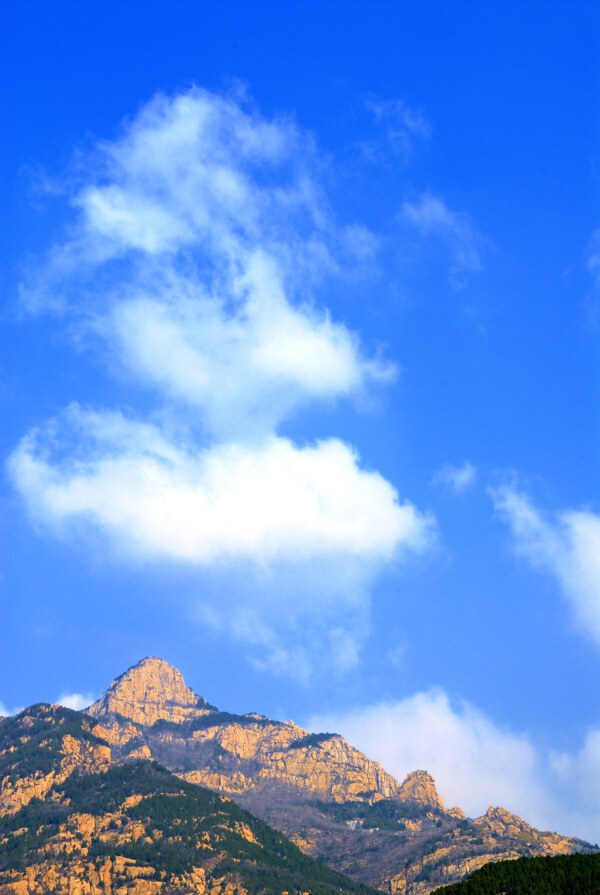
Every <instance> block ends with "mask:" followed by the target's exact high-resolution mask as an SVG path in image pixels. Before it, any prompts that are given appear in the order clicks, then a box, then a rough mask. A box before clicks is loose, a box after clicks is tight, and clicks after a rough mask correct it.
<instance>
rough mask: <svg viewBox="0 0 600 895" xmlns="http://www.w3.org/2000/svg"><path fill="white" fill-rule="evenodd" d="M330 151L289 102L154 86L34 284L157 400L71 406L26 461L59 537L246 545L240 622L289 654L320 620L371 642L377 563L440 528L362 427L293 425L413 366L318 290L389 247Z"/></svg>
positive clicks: (215, 548)
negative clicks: (331, 429) (322, 178)
mask: <svg viewBox="0 0 600 895" xmlns="http://www.w3.org/2000/svg"><path fill="white" fill-rule="evenodd" d="M415 126H416V125H415ZM319 168H320V160H319V158H318V155H317V152H316V149H315V146H314V144H313V141H312V140H311V139H310V138H309V137H308V136H306V135H304V134H303V133H302V132H301V131H300V130H299V129H298V128H297V127H296V125H295V124H294V123H293V122H291V121H290V120H287V119H284V118H280V119H275V120H267V119H265V118H263V117H262V116H261V115H260V114H259V113H258V112H257V111H256V110H255V109H254V108H253V107H252V106H251V105H250V104H249V103H247V102H246V101H245V100H244V99H243V98H240V97H239V96H219V95H215V94H211V93H207V92H206V91H203V90H199V89H192V90H190V91H188V92H187V93H184V94H180V95H177V96H175V97H172V98H171V97H165V96H158V97H156V98H155V99H154V100H153V101H152V102H150V103H149V104H148V105H147V106H146V107H144V108H143V109H142V110H141V111H140V113H139V114H138V116H137V117H136V118H134V119H133V120H131V121H130V122H129V123H128V124H126V125H125V126H124V128H123V131H122V133H121V135H120V136H119V137H118V138H117V139H116V140H114V141H112V142H104V143H101V144H99V145H98V146H97V147H96V151H95V153H93V155H92V157H90V158H89V159H88V162H87V164H86V161H85V159H84V160H83V161H82V162H80V166H79V172H78V180H77V181H76V182H74V185H73V186H72V190H73V192H72V194H71V196H70V199H71V204H72V206H73V208H74V209H75V218H74V220H73V222H72V225H71V229H70V231H69V234H68V237H67V238H66V239H65V240H64V241H63V242H62V243H59V244H57V245H56V246H55V248H54V249H53V250H52V252H51V253H50V256H49V258H48V259H46V262H45V263H44V264H42V265H40V267H39V268H38V269H37V270H36V271H33V272H32V275H31V277H30V279H29V281H28V282H27V283H26V284H25V285H24V288H23V300H24V302H25V303H26V304H27V306H28V307H30V308H31V309H34V310H37V311H40V310H43V309H47V310H52V311H61V312H62V313H64V314H66V315H67V317H68V320H69V324H70V327H71V329H75V331H76V332H77V333H78V335H79V337H80V338H85V341H86V344H92V345H96V347H97V348H98V350H99V351H100V352H101V353H102V356H103V358H108V360H109V365H110V367H111V368H112V369H113V370H114V371H118V372H119V374H120V375H121V376H125V377H128V379H129V381H130V382H131V383H132V386H134V387H135V388H140V387H143V388H145V389H146V390H147V391H148V392H149V393H150V394H151V395H152V396H153V397H154V401H155V406H154V409H153V412H152V413H151V414H150V415H149V416H147V417H146V418H144V419H140V418H137V417H136V416H135V415H133V414H131V413H127V414H125V413H123V412H122V411H121V410H120V409H118V408H109V409H102V408H101V409H89V408H87V409H84V408H82V407H80V406H79V405H77V404H73V405H72V406H71V407H70V408H68V409H66V410H65V411H64V413H63V414H62V415H60V416H59V417H58V418H57V419H55V420H52V421H50V422H47V423H45V424H43V425H40V426H39V427H37V428H36V429H34V430H32V431H31V432H29V433H28V434H27V435H26V436H25V437H24V438H23V440H22V441H21V443H20V445H19V446H18V447H17V448H16V450H15V451H14V453H13V455H12V457H11V459H10V462H9V470H10V473H11V475H12V478H13V481H14V483H15V485H16V487H17V488H18V489H19V491H20V493H21V494H22V496H23V498H24V500H25V502H26V504H27V506H28V508H29V511H30V513H31V515H32V517H33V518H34V519H35V520H36V521H37V522H38V523H41V524H44V525H45V526H47V527H48V528H49V529H50V530H52V531H54V532H55V533H57V534H59V535H60V536H62V537H65V538H73V537H78V538H81V537H85V536H86V534H88V533H90V532H93V531H95V532H100V533H101V534H102V535H103V536H104V537H105V538H106V540H107V541H108V543H109V544H111V545H112V546H113V548H114V551H115V553H116V554H117V555H120V556H123V557H125V556H129V557H134V558H136V560H137V561H146V562H150V561H170V562H178V563H185V564H187V565H189V564H193V565H195V566H196V567H198V569H203V570H207V569H210V570H211V572H214V571H215V570H218V573H219V574H222V573H223V569H224V568H228V569H229V570H234V569H237V570H238V571H239V568H240V564H248V563H250V564H251V565H252V566H253V569H254V571H252V572H251V573H250V576H249V577H250V578H251V579H252V581H253V584H251V585H249V586H247V587H246V588H245V590H244V592H243V593H238V595H237V597H236V602H235V604H234V605H232V606H230V607H229V609H228V615H227V617H228V619H229V620H230V623H229V625H228V628H227V630H228V633H229V634H230V635H231V636H235V637H237V638H238V639H240V640H242V641H245V642H247V643H249V644H252V643H253V642H254V641H255V640H256V637H257V636H258V634H259V633H260V632H262V633H260V639H261V643H262V645H263V647H264V649H263V654H264V655H265V656H267V657H268V656H271V657H274V658H273V660H272V663H271V664H272V665H274V666H277V667H279V668H281V667H282V666H283V665H284V664H285V662H284V661H282V660H280V659H277V658H276V656H277V655H292V653H293V652H294V650H296V652H298V650H300V651H301V652H302V655H303V657H304V659H303V661H304V662H305V663H306V664H307V665H309V664H310V661H311V656H315V655H318V650H319V649H321V646H322V643H323V637H324V636H325V635H324V634H323V631H324V624H323V620H324V619H326V620H327V626H328V629H329V630H331V631H334V632H335V631H337V632H338V633H337V635H336V637H337V643H338V647H337V648H333V645H332V643H333V642H332V640H331V637H330V636H329V635H327V637H328V641H327V642H328V644H329V646H330V647H331V649H329V650H327V651H326V655H329V656H332V657H333V660H332V661H333V662H334V663H335V664H337V666H338V667H346V666H348V664H350V663H351V661H356V655H357V650H358V647H359V644H360V640H361V637H362V636H363V634H364V631H365V629H366V626H365V625H364V624H363V623H362V622H361V624H358V623H357V622H356V617H357V614H356V612H353V611H349V606H350V605H351V604H353V603H354V604H360V606H361V607H362V609H361V612H362V614H363V615H364V612H365V611H366V608H367V607H368V590H369V583H370V582H371V580H372V578H373V576H374V575H376V574H377V572H378V571H379V569H381V567H382V566H383V565H385V564H386V563H389V562H392V561H395V560H397V559H398V558H402V557H403V556H405V555H409V554H410V553H418V552H422V551H423V550H426V549H427V548H428V546H429V545H430V544H431V542H432V541H433V539H434V531H435V525H434V522H433V520H432V519H431V518H430V517H428V516H426V515H425V514H423V513H421V512H419V511H418V510H417V508H416V507H414V506H413V505H412V504H410V503H409V502H407V501H403V500H402V499H401V498H400V497H399V495H398V493H397V491H396V489H395V488H394V487H393V486H392V485H391V484H390V483H389V482H387V481H385V479H383V477H382V476H380V475H379V474H378V473H376V472H371V471H367V470H366V469H364V468H363V467H362V466H361V462H360V459H359V457H358V454H357V452H356V451H355V450H354V449H353V448H352V447H351V446H349V445H347V444H345V443H344V442H342V441H339V440H337V439H335V438H330V439H326V440H320V441H319V440H317V441H315V442H314V443H312V444H303V445H298V444H295V443H293V442H292V441H290V440H289V439H286V438H284V437H282V436H281V435H280V434H279V432H278V428H279V426H280V425H281V424H282V423H283V422H284V421H286V420H287V419H289V418H290V416H291V415H292V414H293V413H294V412H295V411H296V410H297V409H298V408H300V407H302V406H303V405H305V404H308V403H314V402H320V403H324V402H325V403H329V404H331V403H332V402H334V401H336V400H337V401H339V400H348V399H355V398H360V397H361V396H362V395H364V394H365V393H366V392H367V391H368V390H370V389H373V388H377V387H381V386H383V385H385V384H386V383H388V382H390V381H391V380H392V379H393V377H394V375H395V367H394V365H393V364H391V363H389V362H387V361H385V360H383V359H382V358H381V357H379V356H374V355H372V354H370V353H369V352H368V351H367V350H366V349H365V347H364V346H363V345H362V344H361V343H360V340H359V339H358V337H357V335H356V334H355V333H353V332H352V331H351V330H350V329H349V328H348V327H347V326H346V325H344V324H342V323H339V322H336V321H334V320H333V319H332V318H331V315H330V313H329V311H328V309H327V308H326V307H324V306H323V305H320V304H319V303H318V302H317V301H316V299H315V294H316V293H315V290H316V288H317V287H318V286H319V284H322V283H323V282H325V281H327V280H328V279H329V278H331V277H335V276H338V275H342V274H343V275H344V276H347V275H348V272H349V271H351V269H352V265H353V263H355V262H354V260H353V259H354V258H358V261H357V263H358V264H359V265H360V263H362V260H361V259H364V258H365V257H367V256H369V255H371V254H372V253H373V251H374V250H375V248H374V247H375V246H376V240H375V238H374V237H373V236H372V234H370V232H369V231H368V230H367V229H366V228H365V227H363V226H361V225H360V224H357V223H353V224H351V225H350V226H348V227H343V226H341V225H339V224H338V223H337V222H336V220H335V218H334V215H333V213H332V211H331V209H330V208H329V205H328V202H327V199H326V197H325V195H324V193H323V191H322V189H321V187H320V185H319V176H318V172H319ZM299 566H303V568H304V571H302V569H299ZM284 567H286V568H287V572H288V573H289V571H290V569H291V567H293V568H294V576H293V577H294V580H295V582H300V583H301V585H302V588H303V590H302V591H300V590H299V589H298V587H299V585H298V584H295V585H293V586H292V585H290V584H289V583H288V582H287V580H286V574H285V573H284V571H283V569H284ZM265 570H268V572H266V571H265ZM234 577H235V575H234ZM287 578H289V574H288V575H287ZM274 581H276V584H277V586H275V585H274V584H273V582H274ZM337 581H343V582H344V585H345V587H346V596H344V597H343V598H341V597H340V588H339V587H338V586H337V584H335V583H334V582H337ZM265 582H266V583H265ZM225 589H228V590H229V592H230V593H235V592H236V591H235V587H231V586H229V588H227V587H225ZM327 591H329V592H330V593H331V594H332V598H331V599H328V598H327ZM286 592H289V593H293V598H290V599H289V600H286V598H285V596H282V593H283V594H285V593H286ZM315 593H316V594H318V595H319V599H318V600H315V599H314V598H313V595H314V594H315ZM249 600H250V601H251V603H252V605H249ZM292 602H293V604H294V611H290V606H291V604H292ZM281 603H284V604H286V606H287V610H286V613H279V612H278V611H276V607H277V606H279V605H280V604H281ZM323 607H326V608H325V609H324V608H323ZM333 607H337V608H333ZM209 608H210V607H209ZM359 614H360V613H359ZM300 615H303V621H302V623H300V621H299V617H300ZM219 616H220V617H221V618H222V617H223V612H222V607H221V605H220V603H219V601H215V605H214V606H212V617H213V618H214V619H217V620H218V618H219ZM232 619H233V621H231V620H232ZM293 620H295V622H296V625H295V628H294V625H293V624H292V621H293ZM216 624H217V627H218V621H217V622H216ZM311 626H312V627H311ZM222 627H224V626H222ZM311 630H313V633H315V631H316V633H315V636H314V638H313V639H314V642H315V643H316V644H319V643H320V644H321V646H317V647H315V648H314V649H313V648H311V646H310V643H311V635H310V631H311ZM307 632H308V634H307ZM319 632H320V633H319ZM361 632H362V633H361ZM299 639H300V640H301V641H302V643H301V644H300V645H299ZM336 657H337V658H336ZM352 657H354V659H353V658H352ZM319 658H320V659H321V660H322V655H320V656H319ZM265 661H266V660H265Z"/></svg>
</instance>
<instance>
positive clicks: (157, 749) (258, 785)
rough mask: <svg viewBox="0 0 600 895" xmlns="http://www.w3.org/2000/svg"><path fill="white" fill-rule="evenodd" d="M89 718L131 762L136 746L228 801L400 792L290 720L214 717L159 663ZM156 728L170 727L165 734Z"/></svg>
mask: <svg viewBox="0 0 600 895" xmlns="http://www.w3.org/2000/svg"><path fill="white" fill-rule="evenodd" d="M88 714H90V715H92V716H93V717H95V718H96V719H97V720H98V722H99V723H98V728H97V730H98V733H99V735H100V736H102V737H103V738H104V739H106V740H107V741H108V742H110V743H111V744H114V745H116V746H119V745H120V746H121V747H122V749H123V750H125V751H124V753H123V754H127V756H128V757H129V756H133V755H134V752H133V751H130V748H129V745H128V744H130V743H135V744H136V747H135V748H136V750H137V751H136V753H135V754H136V755H137V756H140V757H149V756H150V755H152V757H154V758H157V759H158V760H159V761H161V762H162V763H163V764H165V765H166V766H167V767H174V768H177V769H178V771H179V772H180V773H181V776H182V777H185V779H186V780H189V781H190V782H192V783H198V784H201V785H203V786H209V787H211V788H212V789H216V790H218V791H219V792H222V793H226V794H230V795H233V794H236V793H243V792H247V791H248V790H252V789H264V788H265V787H266V786H269V787H271V789H273V788H275V789H277V788H280V789H281V790H282V791H283V790H286V791H287V789H288V788H290V787H291V788H294V789H297V790H298V791H302V792H303V793H305V794H307V795H312V796H313V797H315V798H323V799H328V800H329V799H331V800H334V801H346V800H347V799H354V798H362V799H367V800H372V799H380V798H389V797H391V796H394V795H396V794H397V793H398V790H399V784H398V782H397V781H396V780H395V779H394V778H393V777H392V775H391V774H388V773H387V772H386V771H384V770H383V768H382V767H381V765H379V764H378V763H377V762H375V761H371V760H370V759H368V758H367V757H366V755H363V754H362V752H359V751H358V750H357V749H354V748H353V747H352V746H350V744H349V743H347V742H346V741H345V740H344V739H343V738H342V737H340V736H337V735H335V734H319V735H316V736H315V735H313V734H309V732H308V731H307V730H304V729H303V728H302V727H298V726H297V725H295V724H293V723H292V722H291V721H289V722H287V723H285V724H282V723H280V722H278V721H269V719H268V718H264V717H262V716H261V715H256V714H254V713H249V714H248V715H231V714H228V713H226V712H218V711H217V709H216V708H215V707H214V706H211V705H209V704H208V703H207V702H206V700H205V699H203V698H202V697H201V696H197V695H196V694H195V693H194V692H193V691H192V690H190V689H189V687H186V685H185V683H184V681H183V677H182V676H181V674H180V672H179V671H177V669H175V668H173V667H172V666H171V665H169V664H168V663H167V662H164V661H163V660H162V659H156V658H148V659H143V660H142V661H141V662H139V663H138V664H137V665H134V666H133V668H130V669H129V670H128V671H126V672H125V674H123V675H121V676H120V677H118V678H117V679H116V680H115V681H113V683H112V684H111V685H110V687H109V689H108V690H107V691H106V693H105V694H104V696H102V697H101V698H100V699H99V700H98V701H97V702H95V703H94V704H93V705H92V706H90V708H89V709H88ZM157 721H167V722H170V723H169V726H168V728H166V727H165V725H162V726H161V725H156V722H157ZM153 725H156V726H154V727H153ZM140 728H141V729H140ZM140 738H141V739H143V741H144V745H142V744H141V743H140ZM144 746H145V749H146V751H144V752H140V751H139V750H140V748H142V749H143V748H144ZM183 768H185V770H183ZM434 790H435V786H434Z"/></svg>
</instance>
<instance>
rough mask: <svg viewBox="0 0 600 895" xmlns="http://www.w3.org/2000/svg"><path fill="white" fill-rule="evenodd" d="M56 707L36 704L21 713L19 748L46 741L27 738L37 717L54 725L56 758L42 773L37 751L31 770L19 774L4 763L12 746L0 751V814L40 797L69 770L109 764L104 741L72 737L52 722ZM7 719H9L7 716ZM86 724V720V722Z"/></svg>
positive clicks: (95, 768)
mask: <svg viewBox="0 0 600 895" xmlns="http://www.w3.org/2000/svg"><path fill="white" fill-rule="evenodd" d="M57 708H58V707H56V706H40V707H38V708H37V709H36V711H35V713H33V712H32V713H31V714H29V712H28V710H26V711H25V712H22V713H21V714H22V735H21V737H20V740H19V743H20V747H21V748H23V747H29V748H30V749H31V750H33V749H40V750H41V749H43V747H44V746H46V745H47V743H48V741H47V740H45V739H44V738H42V739H41V742H40V744H39V745H38V741H39V740H40V737H39V736H38V737H36V736H35V735H32V736H30V737H28V735H27V733H28V731H29V730H32V729H34V727H35V725H36V723H38V724H39V720H40V717H41V718H42V719H43V722H45V723H46V724H47V725H48V726H52V727H55V730H54V731H53V732H54V733H55V739H56V744H55V745H56V754H57V760H56V761H55V762H54V763H53V765H52V767H50V768H48V770H47V771H46V772H45V773H44V771H42V770H40V769H39V768H40V766H41V765H43V764H44V761H43V760H42V759H43V753H40V754H39V756H38V760H37V761H36V763H35V765H34V766H31V768H30V770H31V773H28V772H27V771H28V770H29V768H27V770H25V771H24V772H21V773H8V772H7V767H10V765H9V764H8V762H10V758H11V755H12V751H13V750H14V751H16V752H18V749H17V750H15V749H14V746H9V748H8V749H4V750H0V762H1V763H2V765H4V768H5V772H4V774H2V782H1V783H0V815H2V814H15V813H16V812H17V811H19V810H20V809H21V808H23V807H24V806H25V805H28V804H29V802H30V801H31V800H32V799H33V798H37V799H44V798H45V797H46V795H47V794H48V792H49V791H50V790H51V789H52V787H53V786H55V785H57V784H59V783H62V782H63V780H66V779H67V777H69V776H70V775H71V774H72V773H73V771H75V770H78V771H79V772H80V773H82V774H90V773H92V772H95V771H102V770H105V769H106V768H107V767H108V766H109V764H110V763H111V760H112V757H111V750H110V747H109V746H108V745H106V744H105V743H98V742H96V741H95V740H96V738H95V737H94V738H93V739H83V738H79V737H74V736H73V735H72V734H71V733H66V732H64V733H63V731H62V730H61V722H60V721H58V722H57V721H56V714H57V711H56V710H57ZM7 720H10V719H7ZM88 723H89V722H88Z"/></svg>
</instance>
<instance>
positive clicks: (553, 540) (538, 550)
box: [490, 485, 600, 644]
mask: <svg viewBox="0 0 600 895" xmlns="http://www.w3.org/2000/svg"><path fill="white" fill-rule="evenodd" d="M490 494H491V497H492V500H493V502H494V506H495V509H496V511H497V512H498V514H499V515H500V516H501V517H502V518H503V519H504V521H505V522H507V524H508V525H509V527H510V530H511V533H512V538H513V543H514V547H515V550H516V551H517V553H518V554H519V555H521V556H523V557H524V558H525V559H527V560H528V561H529V562H530V563H531V565H532V566H533V567H534V568H538V569H540V570H542V571H545V572H548V573H550V574H551V575H553V576H554V577H555V578H556V580H557V582H558V584H559V586H560V587H561V590H562V591H563V593H564V595H565V596H566V597H567V599H568V600H569V601H570V603H571V605H572V607H573V609H574V612H575V617H576V619H577V620H578V622H579V624H580V626H581V628H582V629H583V630H584V631H585V632H586V633H587V634H589V635H591V637H592V638H593V639H594V640H595V641H596V642H597V643H599V644H600V516H598V515H597V514H596V513H593V512H591V511H590V510H566V511H563V512H561V513H557V514H555V515H553V516H550V515H545V514H543V513H542V512H541V511H540V510H538V509H537V508H536V507H535V506H534V504H533V503H532V501H531V500H530V499H529V498H528V497H527V495H525V494H524V493H523V492H522V491H520V490H518V488H516V487H515V486H512V485H504V486H501V487H498V488H495V489H493V490H492V491H491V492H490Z"/></svg>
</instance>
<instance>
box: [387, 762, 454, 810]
mask: <svg viewBox="0 0 600 895" xmlns="http://www.w3.org/2000/svg"><path fill="white" fill-rule="evenodd" d="M398 798H399V799H403V800H405V801H407V802H416V804H417V805H426V806H428V807H430V808H443V807H444V802H443V801H442V799H440V797H439V795H438V791H437V789H436V787H435V780H434V779H433V777H432V776H431V774H428V773H427V771H412V772H411V773H410V774H407V776H406V778H405V780H404V782H403V784H402V786H401V787H400V789H399V791H398Z"/></svg>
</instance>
